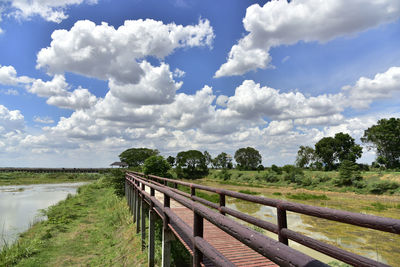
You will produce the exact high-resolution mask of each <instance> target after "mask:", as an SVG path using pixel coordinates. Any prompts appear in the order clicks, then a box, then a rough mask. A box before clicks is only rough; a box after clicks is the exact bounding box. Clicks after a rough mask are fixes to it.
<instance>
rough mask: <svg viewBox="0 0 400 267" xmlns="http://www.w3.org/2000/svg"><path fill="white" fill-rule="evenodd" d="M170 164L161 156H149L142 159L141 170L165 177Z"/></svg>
mask: <svg viewBox="0 0 400 267" xmlns="http://www.w3.org/2000/svg"><path fill="white" fill-rule="evenodd" d="M170 169H171V165H170V164H169V163H168V161H166V160H165V159H164V158H163V157H162V156H151V157H149V158H147V159H146V160H145V161H144V165H143V171H144V173H145V174H153V175H157V176H161V177H166V176H167V175H168V171H169V170H170Z"/></svg>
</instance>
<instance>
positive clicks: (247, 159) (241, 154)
mask: <svg viewBox="0 0 400 267" xmlns="http://www.w3.org/2000/svg"><path fill="white" fill-rule="evenodd" d="M261 159H262V158H261V155H260V152H258V150H256V149H254V148H252V147H246V148H244V147H243V148H239V149H238V150H236V152H235V160H236V163H237V166H236V167H237V168H238V169H239V170H256V169H257V167H258V165H260V164H261Z"/></svg>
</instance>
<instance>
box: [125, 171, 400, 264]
mask: <svg viewBox="0 0 400 267" xmlns="http://www.w3.org/2000/svg"><path fill="white" fill-rule="evenodd" d="M126 181H127V184H126V186H127V190H128V191H129V188H131V189H133V190H134V192H136V193H135V194H136V195H138V196H141V198H142V199H144V200H146V201H148V203H149V205H150V206H151V207H156V208H158V209H159V210H160V212H159V213H160V216H161V217H162V218H163V220H164V226H165V227H164V228H165V229H166V228H167V226H171V225H170V224H169V222H170V221H171V220H172V221H173V222H174V224H175V225H177V227H179V229H180V230H182V231H183V232H184V233H185V234H186V235H187V236H189V237H190V238H191V239H192V240H193V249H194V255H193V259H194V261H193V263H194V266H199V264H200V262H201V261H202V255H205V256H206V257H207V258H209V259H215V262H214V263H215V264H216V265H218V266H226V265H229V264H228V263H229V261H228V260H227V259H226V258H225V257H224V256H223V255H222V254H220V253H219V252H218V251H216V250H215V249H214V248H212V246H211V245H210V244H208V243H207V241H206V240H204V239H202V237H203V219H206V220H208V221H209V222H211V223H212V224H214V225H216V226H217V227H219V228H220V229H222V230H223V231H225V232H226V233H228V234H230V235H231V236H233V237H235V238H236V239H238V240H239V241H240V242H242V243H244V244H245V245H247V246H248V247H250V248H252V249H254V250H255V251H257V252H258V253H260V254H262V255H264V256H265V257H267V258H268V259H270V260H271V261H273V262H275V263H277V264H279V265H280V266H310V264H312V265H313V266H323V265H325V264H323V263H322V262H319V261H317V260H315V259H313V258H311V257H309V256H307V255H305V254H303V253H301V252H299V251H296V250H294V249H292V248H290V247H289V246H288V244H289V242H288V240H293V241H295V242H297V243H300V244H302V245H304V246H307V247H309V248H311V249H314V250H316V251H319V252H321V253H323V254H326V255H328V256H330V257H333V258H335V259H338V260H340V261H343V262H346V263H348V264H351V265H354V266H387V265H385V264H383V263H381V262H378V261H375V260H372V259H369V258H366V257H363V256H360V255H357V254H354V253H351V252H348V251H346V250H343V249H340V248H338V247H335V246H333V245H330V244H326V243H324V242H321V241H318V240H315V239H313V238H310V237H307V236H305V235H302V234H300V233H297V232H295V231H293V230H290V229H288V226H287V215H286V211H291V212H296V213H300V214H304V215H309V216H313V217H317V218H323V219H327V220H332V221H337V222H342V223H347V224H351V225H357V226H361V227H365V228H370V229H376V230H380V231H384V232H389V233H394V234H400V220H396V219H391V218H384V217H378V216H373V215H366V214H359V213H353V212H347V211H341V210H335V209H330V208H323V207H315V206H310V205H305V204H299V203H293V202H289V201H284V200H277V199H269V198H265V197H260V196H253V195H248V194H244V193H239V192H235V191H230V190H225V189H219V188H213V187H209V186H204V185H199V184H193V183H187V182H183V181H178V180H173V179H168V178H163V177H158V176H154V175H144V174H142V173H138V172H127V173H126ZM168 183H169V184H171V185H172V188H171V187H168ZM178 185H181V186H185V187H188V188H190V194H189V193H185V192H183V191H180V190H178V189H177V188H178ZM145 186H148V187H149V188H151V190H152V191H151V192H153V194H150V195H148V194H147V193H146V192H145V190H144V189H145ZM196 189H199V190H205V191H208V192H212V193H216V194H218V195H219V203H218V204H217V203H213V202H211V201H208V200H206V199H203V198H200V197H198V196H196ZM154 190H157V191H159V192H161V193H163V194H164V204H161V203H160V202H159V201H157V199H155V197H154ZM128 194H129V192H128ZM226 196H229V197H232V198H237V199H241V200H246V201H249V202H252V203H257V204H262V205H266V206H271V207H275V208H276V209H277V224H273V223H270V222H267V221H264V220H261V219H258V218H255V217H253V216H250V215H248V214H245V213H242V212H239V211H236V210H233V209H230V208H228V207H226V206H225V198H226ZM170 198H172V199H174V200H176V201H177V202H179V203H181V204H182V205H183V206H185V207H187V208H189V209H191V210H193V212H194V225H193V228H192V229H193V233H191V231H192V230H191V228H190V227H189V226H188V225H186V224H185V223H184V222H183V221H182V220H180V218H179V217H178V216H177V215H175V214H174V213H173V211H172V210H171V209H170V207H169V201H170ZM135 201H138V197H136V200H135ZM128 203H129V200H128ZM202 204H203V205H202ZM132 205H133V204H132ZM132 205H130V206H132ZM204 205H206V206H208V207H210V208H213V209H215V210H217V211H218V212H216V211H213V210H212V209H209V208H207V207H206V206H204ZM136 214H137V210H136ZM225 214H229V215H231V216H233V217H236V218H238V219H241V220H243V221H245V222H247V223H250V224H252V225H255V226H258V227H261V228H263V229H265V230H268V231H270V232H273V233H275V234H277V235H278V240H279V241H275V240H273V239H271V238H269V237H266V236H264V235H262V234H260V233H258V232H256V231H254V230H252V229H249V228H247V227H245V226H244V225H242V224H239V223H237V222H235V221H234V220H232V219H230V218H228V217H226V216H224V215H225ZM136 219H137V218H136ZM136 219H135V215H134V220H136ZM249 236H252V238H251V239H249V238H248V237H249ZM325 266H326V265H325Z"/></svg>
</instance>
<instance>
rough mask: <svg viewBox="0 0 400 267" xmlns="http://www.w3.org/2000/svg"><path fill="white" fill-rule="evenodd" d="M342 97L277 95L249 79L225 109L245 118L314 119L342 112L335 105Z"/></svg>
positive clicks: (237, 90)
mask: <svg viewBox="0 0 400 267" xmlns="http://www.w3.org/2000/svg"><path fill="white" fill-rule="evenodd" d="M342 98H343V96H342V95H341V94H337V95H325V94H324V95H319V96H316V97H306V96H304V95H303V94H302V93H300V92H289V93H280V92H279V90H277V89H274V88H270V87H267V86H264V87H261V86H260V84H258V83H255V82H254V81H252V80H245V81H243V83H242V84H241V85H240V86H239V87H237V88H236V90H235V94H234V95H233V96H231V97H229V100H228V103H227V107H228V109H230V110H232V111H236V112H238V113H239V114H241V115H242V116H243V117H245V118H253V117H257V116H266V117H268V118H270V119H273V120H276V119H279V120H287V119H296V118H313V117H320V116H328V115H333V114H336V113H339V112H341V111H343V107H342V106H341V105H340V104H338V103H340V102H341V100H342Z"/></svg>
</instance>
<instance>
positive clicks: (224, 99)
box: [215, 95, 229, 107]
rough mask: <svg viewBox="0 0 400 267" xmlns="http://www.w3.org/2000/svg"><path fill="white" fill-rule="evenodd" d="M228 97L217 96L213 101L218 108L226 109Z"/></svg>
mask: <svg viewBox="0 0 400 267" xmlns="http://www.w3.org/2000/svg"><path fill="white" fill-rule="evenodd" d="M228 100H229V97H228V96H226V95H219V96H218V97H217V100H216V101H215V102H216V104H217V105H218V106H221V107H226V105H227V102H228Z"/></svg>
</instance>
